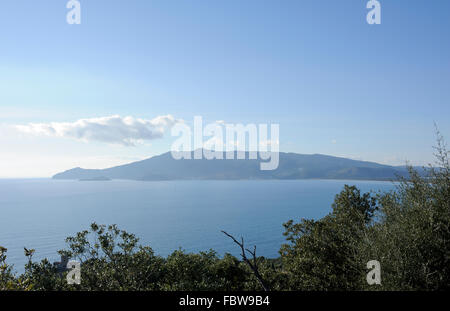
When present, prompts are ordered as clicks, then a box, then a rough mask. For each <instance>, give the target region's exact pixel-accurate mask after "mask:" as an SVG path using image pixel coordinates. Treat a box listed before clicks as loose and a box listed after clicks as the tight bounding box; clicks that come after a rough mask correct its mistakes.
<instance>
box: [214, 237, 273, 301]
mask: <svg viewBox="0 0 450 311" xmlns="http://www.w3.org/2000/svg"><path fill="white" fill-rule="evenodd" d="M222 233H223V234H225V235H226V236H227V237H229V238H230V239H232V240H233V242H234V243H235V244H237V245H238V246H239V247H240V248H241V257H242V260H243V261H244V262H245V263H246V264H247V265H248V266H249V267H250V269H251V270H252V271H253V274H254V275H255V277H256V279H257V280H258V282H259V283H260V284H261V286H262V288H263V289H264V291H266V292H268V291H270V287H269V286H268V285H267V283H266V282H265V281H264V279H263V277H262V276H261V274H260V273H259V268H258V258H257V257H256V246H254V247H253V251H251V250H249V249H248V248H245V245H244V238H241V242H239V241H238V240H236V239H235V238H234V236H232V235H231V234H229V233H227V232H225V231H223V230H222ZM246 251H247V252H248V253H249V254H250V255H252V261H253V262H252V261H251V260H249V259H248V258H247V256H246V254H245V252H246Z"/></svg>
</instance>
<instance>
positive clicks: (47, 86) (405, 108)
mask: <svg viewBox="0 0 450 311" xmlns="http://www.w3.org/2000/svg"><path fill="white" fill-rule="evenodd" d="M67 2H68V1H66V0H57V1H56V0H36V1H29V0H2V1H1V3H0V178H25V177H50V176H52V175H53V174H55V173H58V172H60V171H63V170H67V169H70V168H73V167H83V168H106V167H110V166H114V165H119V164H124V163H129V162H132V161H136V160H141V159H145V158H148V157H151V156H154V155H157V154H161V153H163V152H167V151H169V149H170V147H171V145H172V143H173V141H174V139H175V138H174V137H172V136H171V135H170V128H171V127H172V126H173V125H174V124H176V123H177V122H185V123H186V124H192V123H193V120H194V116H201V117H202V118H203V121H204V122H205V123H211V122H215V121H218V120H224V121H225V122H227V123H232V124H237V123H242V124H261V123H265V124H275V123H276V124H279V126H280V138H279V142H280V150H281V151H284V152H296V153H303V154H314V153H321V154H328V155H334V156H340V157H348V158H352V159H358V160H367V161H375V162H379V163H383V164H390V165H402V164H405V161H409V162H410V163H411V164H414V165H426V164H428V163H431V162H432V161H433V149H432V146H433V145H434V143H435V128H434V123H436V124H437V126H438V127H439V129H440V131H441V132H442V134H443V135H444V136H445V137H447V139H450V138H449V137H450V122H449V121H450V87H449V86H450V19H449V18H448V14H449V12H450V1H447V0H435V1H432V2H431V1H425V0H411V1H407V0H380V1H379V2H380V3H381V24H380V25H369V24H368V23H367V22H366V15H367V13H368V11H369V10H368V9H367V8H366V4H367V1H366V0H345V1H344V0H341V1H335V0H333V1H332V0H283V1H275V0H264V1H260V0H259V1H257V0H245V1H243V0H227V1H225V0H215V1H210V0H128V1H125V0H80V3H81V24H80V25H69V24H68V23H67V21H66V15H67V13H68V12H69V10H68V9H67V8H66V4H67ZM99 124H100V125H101V126H99Z"/></svg>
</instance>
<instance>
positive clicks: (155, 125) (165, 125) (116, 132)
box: [16, 115, 183, 146]
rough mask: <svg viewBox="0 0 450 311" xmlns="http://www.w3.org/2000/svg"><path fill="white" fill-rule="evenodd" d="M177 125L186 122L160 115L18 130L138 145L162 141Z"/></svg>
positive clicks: (109, 117) (27, 127) (59, 123)
mask: <svg viewBox="0 0 450 311" xmlns="http://www.w3.org/2000/svg"><path fill="white" fill-rule="evenodd" d="M177 123H183V120H178V119H175V118H174V117H173V116H171V115H166V116H158V117H156V118H154V119H151V120H145V119H138V118H133V117H121V116H119V115H114V116H108V117H100V118H92V119H81V120H78V121H75V122H52V123H30V124H28V125H17V126H16V128H17V129H18V130H19V131H21V132H23V133H28V134H33V135H44V136H54V137H67V138H74V139H78V140H82V141H85V142H92V141H97V142H104V143H110V144H120V145H123V146H135V145H136V144H137V143H142V142H144V141H148V140H154V139H158V138H162V137H163V136H164V134H165V133H166V132H167V131H168V130H170V129H171V128H172V127H173V126H174V125H175V124H177Z"/></svg>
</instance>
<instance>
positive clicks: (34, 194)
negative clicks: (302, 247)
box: [0, 179, 394, 272]
mask: <svg viewBox="0 0 450 311" xmlns="http://www.w3.org/2000/svg"><path fill="white" fill-rule="evenodd" d="M345 184H349V185H357V186H358V187H359V188H360V189H361V190H363V191H370V190H372V191H386V190H390V189H393V188H394V185H393V184H392V183H390V182H375V181H335V180H296V181H162V182H139V181H124V180H114V181H95V182H87V181H86V182H80V181H56V180H49V179H38V180H37V179H29V180H0V245H2V246H4V247H6V248H8V262H9V263H10V264H14V265H15V269H16V270H17V271H19V272H20V271H23V265H24V263H25V261H26V260H25V257H24V255H23V247H27V248H34V249H36V255H35V259H42V258H45V257H46V258H49V259H50V260H52V261H54V260H56V259H58V255H57V253H56V251H57V250H59V249H62V248H64V246H65V242H64V239H65V237H67V236H69V235H73V234H75V233H76V232H78V231H81V230H83V229H87V228H88V227H89V225H90V224H91V223H92V222H94V221H95V222H97V223H99V224H117V225H118V226H119V228H121V229H125V230H127V231H128V232H131V233H135V234H136V235H137V236H138V237H140V239H141V240H140V242H141V243H142V244H144V245H149V246H151V247H152V248H153V249H154V250H155V252H156V253H157V254H160V255H163V256H165V255H167V254H169V253H171V252H172V251H174V250H176V249H178V248H179V247H182V248H183V249H184V250H186V251H188V252H197V251H201V250H208V249H214V250H216V251H217V252H218V253H219V254H221V255H222V254H224V253H225V252H230V253H232V254H234V255H238V254H239V252H238V249H237V248H236V247H235V246H234V245H233V243H232V241H230V240H229V239H228V238H227V237H225V236H224V235H223V234H222V233H221V232H220V231H221V230H226V231H228V232H229V233H232V234H234V235H236V236H238V237H239V236H243V237H244V238H245V239H246V243H248V244H249V245H253V244H256V245H257V253H258V254H259V255H263V256H266V257H277V256H278V250H279V248H280V245H281V244H282V243H283V241H284V238H283V235H282V233H283V226H282V224H283V223H284V222H286V221H288V220H290V219H295V220H299V219H301V218H314V219H317V218H320V217H323V216H324V215H326V214H327V213H329V212H330V211H331V203H332V202H333V199H334V196H335V195H336V194H337V193H339V192H340V191H341V189H342V188H343V186H344V185H345Z"/></svg>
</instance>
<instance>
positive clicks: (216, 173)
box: [53, 152, 407, 180]
mask: <svg viewBox="0 0 450 311" xmlns="http://www.w3.org/2000/svg"><path fill="white" fill-rule="evenodd" d="M191 155H192V152H191ZM235 155H236V153H235ZM245 158H246V160H238V159H236V156H235V157H234V160H217V159H213V160H206V159H201V160H187V159H181V160H175V159H173V158H172V155H171V153H170V152H166V153H163V154H160V155H157V156H154V157H151V158H148V159H145V160H141V161H137V162H132V163H128V164H124V165H119V166H115V167H110V168H106V169H83V168H80V167H76V168H73V169H70V170H67V171H64V172H61V173H58V174H56V175H54V176H53V179H70V180H72V179H78V180H80V179H100V178H108V179H128V180H242V179H355V180H396V179H397V178H398V177H399V176H402V177H404V176H407V169H406V167H399V166H390V165H384V164H379V163H375V162H370V161H360V160H352V159H348V158H342V157H334V156H329V155H324V154H310V155H308V154H298V153H293V152H288V153H284V152H280V153H279V166H278V168H277V169H276V170H273V171H261V170H260V169H259V168H260V167H259V164H260V162H261V161H262V160H260V159H259V158H258V159H256V160H253V159H252V160H250V159H249V153H248V152H245Z"/></svg>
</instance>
